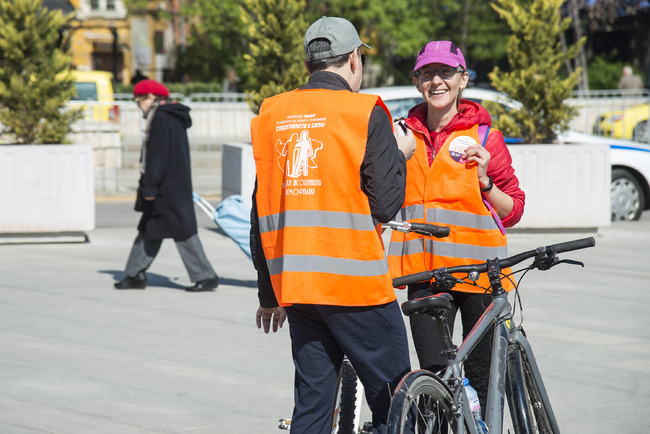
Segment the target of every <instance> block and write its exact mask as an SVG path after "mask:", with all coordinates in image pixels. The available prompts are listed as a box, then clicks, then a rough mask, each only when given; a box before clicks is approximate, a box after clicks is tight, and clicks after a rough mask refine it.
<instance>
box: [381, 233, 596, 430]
mask: <svg viewBox="0 0 650 434" xmlns="http://www.w3.org/2000/svg"><path fill="white" fill-rule="evenodd" d="M594 245H595V240H594V238H584V239H579V240H574V241H568V242H564V243H558V244H553V245H549V246H546V247H538V248H537V249H534V250H530V251H527V252H523V253H519V254H517V255H514V256H511V257H508V258H504V259H498V258H497V259H493V260H487V261H486V262H483V263H480V264H473V265H461V266H454V267H447V268H439V269H435V270H430V271H425V272H421V273H416V274H412V275H407V276H402V277H399V278H396V279H393V286H395V287H401V286H404V285H408V284H413V283H418V282H427V281H431V280H433V281H435V283H436V284H437V286H438V288H441V289H442V290H450V289H452V288H453V287H454V286H455V284H456V283H459V282H475V281H476V280H478V278H479V276H480V274H482V273H487V275H488V277H489V280H490V287H489V288H486V291H490V292H491V295H492V302H491V303H490V305H489V306H488V308H487V309H486V310H485V312H484V314H483V315H482V316H481V318H480V319H479V320H478V322H477V323H476V325H475V326H474V328H473V329H472V330H471V331H470V333H469V334H468V335H467V337H466V338H465V339H464V340H463V342H462V343H461V344H460V346H458V347H457V346H454V345H453V343H452V340H451V334H450V332H449V329H448V326H447V321H446V312H447V310H448V309H449V308H450V307H451V305H450V300H451V299H452V296H451V295H450V294H448V293H439V294H434V295H431V296H428V297H423V298H420V299H415V300H409V301H406V302H404V303H403V304H402V312H403V313H404V314H405V315H407V316H409V315H414V314H428V315H432V316H433V317H434V319H435V320H436V324H437V328H438V332H439V333H440V336H441V338H442V342H443V349H442V351H443V354H446V355H447V358H448V361H447V367H446V368H445V369H443V370H442V371H440V372H438V373H432V372H430V371H426V370H415V371H412V372H410V373H409V374H407V375H405V376H404V378H402V380H401V382H400V383H399V385H398V386H397V389H396V391H395V392H394V394H393V398H392V401H391V406H390V410H389V416H388V427H387V433H389V434H399V433H405V432H415V433H436V432H445V433H446V432H453V433H465V432H469V433H482V432H485V429H483V428H485V427H487V431H488V432H490V433H501V432H502V431H503V415H504V397H505V398H506V399H507V401H508V408H509V411H510V415H511V418H512V423H513V428H514V431H515V433H555V434H557V433H559V432H560V430H559V427H558V424H557V421H556V419H555V415H554V413H553V409H552V407H551V403H550V400H549V397H548V394H547V392H546V389H545V387H544V382H543V381H542V376H541V374H540V371H539V368H538V366H537V363H536V361H535V357H534V355H533V351H532V347H531V345H530V343H529V342H528V339H527V338H526V334H525V332H524V330H523V327H522V326H521V324H519V325H515V324H514V321H513V316H514V313H513V310H512V307H511V305H510V303H509V302H508V300H507V293H506V292H505V290H504V289H503V287H502V286H501V278H502V275H501V269H502V268H507V267H512V266H515V265H517V264H519V263H521V262H523V261H525V260H526V259H530V258H534V260H533V262H532V264H531V265H529V266H527V267H524V268H522V269H520V270H518V271H516V272H513V273H512V274H515V273H519V272H523V273H524V275H525V274H526V273H527V272H528V271H529V270H532V269H539V270H548V269H550V268H552V267H554V266H555V265H558V264H561V263H569V264H574V265H581V266H583V267H584V264H583V263H582V262H578V261H573V260H568V259H564V260H560V259H559V258H558V257H557V254H559V253H563V252H568V251H572V250H578V249H584V248H588V247H593V246H594ZM461 273H462V274H465V275H466V276H465V277H463V278H458V277H455V276H454V274H461ZM510 276H511V275H508V276H503V277H505V278H508V279H510ZM522 278H523V275H522V276H521V278H520V279H519V281H518V282H517V283H516V284H515V285H514V286H515V290H514V293H515V295H516V300H518V302H519V305H520V306H521V299H520V296H519V292H518V289H519V284H520V283H521V279H522ZM511 280H512V279H511ZM513 283H515V282H513ZM516 304H517V303H515V306H516ZM491 327H494V338H493V344H492V364H491V367H490V378H489V386H488V398H487V408H486V411H485V415H486V416H485V427H482V426H480V424H477V423H476V422H475V419H474V416H473V414H472V411H471V409H470V406H469V403H468V399H467V393H466V390H465V386H464V385H463V377H462V369H463V363H464V362H465V360H466V359H467V356H468V354H470V353H471V352H472V350H473V349H474V347H475V346H476V344H477V343H478V341H479V340H480V339H481V338H482V337H483V335H485V333H486V332H487V331H488V330H489V329H490V328H491ZM481 424H482V422H481Z"/></svg>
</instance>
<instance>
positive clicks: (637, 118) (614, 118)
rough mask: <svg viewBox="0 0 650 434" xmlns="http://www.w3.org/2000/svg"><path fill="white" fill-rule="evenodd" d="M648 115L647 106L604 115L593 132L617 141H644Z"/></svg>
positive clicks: (638, 106) (642, 105) (636, 106)
mask: <svg viewBox="0 0 650 434" xmlns="http://www.w3.org/2000/svg"><path fill="white" fill-rule="evenodd" d="M649 114H650V109H649V108H648V104H639V105H635V106H632V107H629V108H627V109H625V110H615V111H612V112H608V113H604V114H603V115H601V116H600V118H599V121H598V123H597V127H596V131H595V132H600V133H601V134H602V135H604V136H609V137H615V138H617V139H632V140H638V141H644V140H643V139H644V138H645V134H646V132H647V123H648V117H649Z"/></svg>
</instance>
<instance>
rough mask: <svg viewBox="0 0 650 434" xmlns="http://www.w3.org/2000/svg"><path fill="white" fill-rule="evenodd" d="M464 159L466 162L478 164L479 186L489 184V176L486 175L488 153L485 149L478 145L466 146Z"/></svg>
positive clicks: (488, 159)
mask: <svg viewBox="0 0 650 434" xmlns="http://www.w3.org/2000/svg"><path fill="white" fill-rule="evenodd" d="M465 161H467V163H468V164H473V163H476V165H477V166H478V183H479V185H480V186H481V188H486V187H487V186H488V185H489V184H490V178H489V177H488V175H487V170H488V164H489V163H490V153H489V152H488V151H487V149H485V148H484V147H483V146H480V145H471V146H468V147H467V149H465Z"/></svg>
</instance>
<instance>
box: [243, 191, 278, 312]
mask: <svg viewBox="0 0 650 434" xmlns="http://www.w3.org/2000/svg"><path fill="white" fill-rule="evenodd" d="M256 196H257V180H256V181H255V189H254V190H253V206H252V208H251V235H250V244H251V256H252V258H253V265H254V266H255V269H256V270H257V297H258V298H259V300H260V306H261V307H277V306H278V300H277V299H276V298H275V292H273V285H271V274H270V273H269V268H268V266H267V265H266V256H265V255H264V250H262V238H261V237H260V225H259V218H258V215H257V201H256V200H255V199H256Z"/></svg>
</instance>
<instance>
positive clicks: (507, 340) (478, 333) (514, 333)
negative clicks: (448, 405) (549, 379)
mask: <svg viewBox="0 0 650 434" xmlns="http://www.w3.org/2000/svg"><path fill="white" fill-rule="evenodd" d="M493 326H494V337H493V343H492V364H491V366H490V379H489V385H488V397H487V409H486V411H485V424H486V425H487V427H488V429H489V431H490V432H491V433H501V432H502V431H503V414H504V403H505V398H506V393H505V383H506V369H507V363H508V362H507V355H508V347H509V346H511V345H518V346H519V347H520V348H521V351H522V352H523V353H525V355H526V356H527V359H528V361H529V363H530V367H531V371H532V373H533V375H534V377H535V380H536V381H537V384H538V385H539V387H540V393H541V397H542V400H543V402H544V405H545V406H546V408H547V409H548V412H549V416H550V419H551V424H552V425H553V427H554V429H555V430H556V432H559V429H558V428H557V422H556V420H555V416H554V415H553V412H552V408H551V404H550V400H549V398H548V395H547V393H546V389H545V388H544V385H543V382H542V376H541V374H540V371H539V368H538V366H537V363H536V362H535V357H534V355H533V350H532V347H531V345H530V343H529V342H528V339H526V337H525V336H524V333H523V331H522V329H521V328H520V327H512V314H511V307H510V303H509V302H508V299H507V293H506V292H503V293H502V294H498V295H493V298H492V303H490V305H489V306H488V307H487V309H486V310H485V312H484V313H483V315H482V316H481V317H480V318H479V320H478V321H477V322H476V324H475V325H474V327H473V328H472V330H471V331H470V333H469V334H468V335H467V337H466V338H465V339H464V340H463V342H462V343H461V345H460V346H459V347H458V351H457V353H456V356H455V357H453V358H452V359H450V360H449V361H448V362H447V369H446V370H445V372H444V374H443V375H442V378H443V380H444V381H445V382H446V383H448V384H449V383H450V382H456V384H458V385H459V387H458V388H457V389H456V393H454V403H455V404H456V405H463V407H464V410H465V411H463V412H462V413H459V414H458V416H457V417H458V418H459V420H458V426H459V427H461V430H462V427H463V426H464V424H463V422H462V420H460V419H461V418H462V417H463V415H465V416H464V417H465V418H466V423H467V425H468V426H469V427H471V428H470V431H471V432H474V420H473V419H471V414H472V413H471V411H470V410H469V404H468V400H467V395H466V393H465V390H464V387H462V386H460V385H462V365H463V363H464V362H465V360H467V357H468V355H469V353H471V352H472V350H473V349H474V347H475V346H476V345H477V343H478V342H479V340H480V339H481V338H482V337H483V336H484V335H485V333H487V331H488V330H489V329H490V327H493ZM461 397H462V400H461ZM507 398H508V399H512V397H507ZM514 423H518V421H514Z"/></svg>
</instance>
